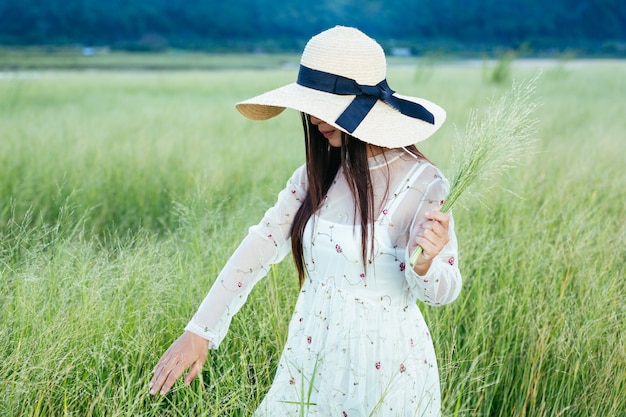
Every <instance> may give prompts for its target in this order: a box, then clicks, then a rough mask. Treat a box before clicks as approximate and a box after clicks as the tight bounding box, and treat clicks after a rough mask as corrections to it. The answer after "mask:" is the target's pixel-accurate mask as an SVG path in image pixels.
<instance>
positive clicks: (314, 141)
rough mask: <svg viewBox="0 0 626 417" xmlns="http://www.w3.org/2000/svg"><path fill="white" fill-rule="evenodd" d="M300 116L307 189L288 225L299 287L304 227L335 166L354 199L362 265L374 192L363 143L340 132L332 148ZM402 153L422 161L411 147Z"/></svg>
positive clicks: (369, 242) (307, 119)
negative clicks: (337, 144)
mask: <svg viewBox="0 0 626 417" xmlns="http://www.w3.org/2000/svg"><path fill="white" fill-rule="evenodd" d="M301 116H302V127H303V129H304V143H305V150H306V170H307V176H308V183H309V189H308V191H307V194H306V196H305V198H304V201H303V202H302V205H301V206H300V208H299V209H298V211H297V213H296V215H295V216H294V219H293V223H292V225H291V249H292V253H293V257H294V261H295V264H296V269H297V271H298V279H299V281H300V286H302V283H303V282H304V276H305V266H304V249H303V247H302V236H303V234H304V228H305V226H306V224H307V222H308V221H309V219H310V218H311V216H312V215H313V213H315V212H316V211H317V210H318V209H319V208H320V206H321V205H322V202H323V200H324V196H325V195H326V193H327V192H328V190H329V189H330V186H331V185H332V183H333V180H334V179H335V176H336V175H337V172H338V171H339V167H342V168H343V172H344V174H345V176H346V179H347V181H348V186H349V187H350V191H351V193H352V198H353V199H354V218H355V223H356V219H357V217H358V218H359V219H360V224H361V256H362V258H363V265H364V266H365V265H367V253H368V246H369V248H370V249H373V247H374V238H373V236H369V234H370V233H369V232H370V230H369V224H370V223H371V222H372V221H373V220H374V216H373V213H374V190H373V187H372V179H371V176H370V171H369V164H368V161H367V143H365V142H363V141H361V140H359V139H357V138H355V137H353V136H351V135H349V134H347V133H342V136H341V147H340V148H335V147H332V146H330V145H329V144H328V141H327V140H326V138H325V137H324V136H323V135H322V134H321V133H320V131H319V129H317V127H316V126H315V125H313V124H312V123H311V120H310V117H309V115H308V114H306V113H301ZM406 150H407V151H408V152H410V153H412V154H413V155H414V156H416V157H418V158H423V159H426V158H425V157H424V156H423V155H422V154H421V152H419V151H418V150H417V148H416V147H415V146H414V145H411V146H408V147H406Z"/></svg>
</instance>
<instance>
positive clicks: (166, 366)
mask: <svg viewBox="0 0 626 417" xmlns="http://www.w3.org/2000/svg"><path fill="white" fill-rule="evenodd" d="M208 350H209V341H208V340H206V339H204V338H202V337H200V336H198V335H196V334H194V333H191V332H187V331H186V332H185V333H183V334H182V335H181V336H180V337H179V338H178V339H176V341H174V343H172V345H171V346H170V347H169V349H167V350H166V351H165V353H164V354H163V356H161V359H160V360H159V362H158V363H157V365H156V366H155V367H154V369H153V371H152V373H153V374H154V375H153V376H152V379H151V380H150V384H149V387H150V394H151V395H154V394H156V393H157V392H158V391H159V390H160V392H161V394H167V392H168V391H169V390H170V388H172V385H174V382H176V380H177V379H178V378H180V376H181V375H182V374H183V372H185V370H187V369H188V368H189V367H191V370H190V371H189V372H188V373H187V375H185V385H189V384H191V381H193V380H194V379H195V378H196V376H198V374H199V373H200V372H201V371H202V367H203V366H204V363H205V362H206V358H207V354H208Z"/></svg>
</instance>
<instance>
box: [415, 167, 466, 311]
mask: <svg viewBox="0 0 626 417" xmlns="http://www.w3.org/2000/svg"><path fill="white" fill-rule="evenodd" d="M433 169H434V167H433ZM429 178H434V179H433V180H432V181H430V182H428V183H427V185H426V188H425V190H424V194H423V197H422V198H421V201H420V203H419V206H418V209H417V210H416V213H415V217H414V219H413V223H412V225H411V228H410V231H411V232H410V238H409V239H410V242H413V241H414V240H415V236H416V234H417V232H418V231H419V228H420V227H421V225H422V224H423V222H424V221H425V220H426V219H425V217H424V213H425V212H427V211H429V210H435V209H437V208H439V207H440V206H441V205H442V204H443V201H444V200H445V198H446V196H447V195H448V191H449V185H448V182H447V181H446V179H445V178H444V177H443V176H442V175H441V174H440V173H438V171H437V173H436V174H434V175H429ZM449 214H450V224H449V228H448V236H449V238H450V240H449V241H448V243H447V244H446V246H444V247H443V249H442V250H441V252H440V253H439V255H437V256H436V257H435V258H434V259H433V262H432V264H431V265H430V268H429V269H428V271H427V272H426V274H425V275H424V276H420V275H418V274H417V273H415V271H414V270H413V268H410V267H407V268H406V269H405V271H406V273H405V275H406V279H407V281H408V284H409V287H410V288H411V292H412V293H413V295H414V296H415V297H416V298H417V299H419V300H421V301H423V302H424V303H426V304H429V305H433V306H439V305H444V304H448V303H451V302H452V301H454V300H455V299H456V298H457V297H458V295H459V293H460V292H461V285H462V278H461V273H460V271H459V267H458V242H457V238H456V234H455V233H454V218H453V217H452V213H449ZM410 247H411V245H407V246H406V248H407V249H406V253H405V256H406V259H407V261H406V262H407V265H408V259H409V257H410V255H411V254H410V253H409V248H410Z"/></svg>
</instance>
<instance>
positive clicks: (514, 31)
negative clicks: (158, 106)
mask: <svg viewBox="0 0 626 417" xmlns="http://www.w3.org/2000/svg"><path fill="white" fill-rule="evenodd" d="M336 24H342V25H348V26H356V27H358V28H360V29H362V30H363V31H365V32H366V33H368V34H370V35H371V36H373V37H375V38H376V39H379V40H381V41H383V42H385V43H387V44H389V45H398V46H405V45H409V46H410V47H411V48H412V52H416V53H419V52H420V48H422V46H423V48H431V49H432V47H433V46H437V45H440V46H441V48H447V49H457V48H458V49H475V50H480V49H489V48H495V47H500V48H501V47H505V48H529V49H532V50H550V49H557V50H565V49H579V50H583V51H585V52H587V53H593V52H597V53H607V54H618V55H619V54H622V55H624V54H626V51H625V49H626V47H625V45H626V4H625V3H624V2H623V0H582V1H581V0H551V1H546V0H506V1H502V0H470V1H468V0H393V1H391V0H316V1H303V0H281V1H274V0H229V1H217V0H186V1H180V0H107V1H102V0H21V1H15V0H0V44H4V45H76V44H78V45H91V46H104V45H106V46H109V47H113V48H120V49H145V50H158V49H164V48H170V47H174V48H183V49H202V50H232V51H248V52H249V51H254V50H264V51H268V52H274V51H299V50H301V48H302V45H303V43H304V42H306V40H307V39H309V38H310V37H311V36H312V35H313V34H315V33H318V32H320V31H321V30H324V29H326V28H329V27H332V26H334V25H336Z"/></svg>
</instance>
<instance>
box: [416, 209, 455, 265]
mask: <svg viewBox="0 0 626 417" xmlns="http://www.w3.org/2000/svg"><path fill="white" fill-rule="evenodd" d="M424 216H425V217H426V221H425V222H424V223H423V224H422V225H421V227H420V230H419V232H418V233H417V236H416V238H415V240H414V242H413V245H412V246H411V247H410V249H411V252H410V253H413V251H414V250H415V248H416V247H417V246H421V247H422V253H421V254H420V256H419V258H418V259H417V262H416V263H415V267H414V268H413V269H414V270H415V272H416V273H417V274H418V275H425V274H426V272H428V269H429V268H430V264H431V263H432V261H433V259H434V258H435V256H437V255H439V252H441V250H442V249H443V247H444V246H445V245H446V244H447V243H448V241H449V240H450V238H449V236H448V225H449V223H450V216H449V215H448V214H446V213H442V212H440V211H439V210H432V211H427V212H426V213H424Z"/></svg>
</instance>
